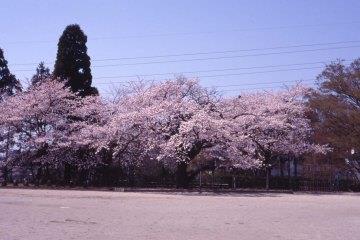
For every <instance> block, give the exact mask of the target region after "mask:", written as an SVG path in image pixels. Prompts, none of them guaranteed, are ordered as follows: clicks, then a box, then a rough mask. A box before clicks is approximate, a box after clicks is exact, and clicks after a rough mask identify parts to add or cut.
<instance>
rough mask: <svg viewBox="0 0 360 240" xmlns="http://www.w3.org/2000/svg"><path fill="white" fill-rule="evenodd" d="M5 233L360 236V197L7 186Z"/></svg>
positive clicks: (11, 238) (89, 239)
mask: <svg viewBox="0 0 360 240" xmlns="http://www.w3.org/2000/svg"><path fill="white" fill-rule="evenodd" d="M0 239H1V240H15V239H16V240H42V239H51V240H55V239H61V240H67V239H78V240H83V239H86V240H93V239H96V240H108V239H111V240H112V239H116V240H124V239H136V240H142V239H169V240H171V239H181V240H189V239H226V240H227V239H244V240H251V239H254V240H255V239H256V240H262V239H266V240H271V239H291V240H297V239H304V240H305V239H306V240H308V239H312V240H313V239H324V240H333V239H339V240H352V239H354V240H355V239H356V240H358V239H360V196H359V195H355V194H339V195H335V194H329V195H314V194H275V193H272V194H260V193H258V194H224V195H216V194H210V195H199V194H192V195H190V194H159V193H123V192H96V191H65V190H64V191H61V190H21V189H0Z"/></svg>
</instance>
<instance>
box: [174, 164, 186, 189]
mask: <svg viewBox="0 0 360 240" xmlns="http://www.w3.org/2000/svg"><path fill="white" fill-rule="evenodd" d="M186 169H187V163H186V162H180V163H178V165H177V170H176V187H177V188H187V187H188V186H189V178H188V175H187V171H186Z"/></svg>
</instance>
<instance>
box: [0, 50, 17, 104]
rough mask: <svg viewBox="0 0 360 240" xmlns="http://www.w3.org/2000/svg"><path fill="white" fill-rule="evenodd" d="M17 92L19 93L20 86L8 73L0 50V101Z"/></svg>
mask: <svg viewBox="0 0 360 240" xmlns="http://www.w3.org/2000/svg"><path fill="white" fill-rule="evenodd" d="M18 91H21V84H20V82H19V80H17V79H16V77H15V75H13V74H11V73H10V70H9V68H8V66H7V61H6V60H5V57H4V52H3V50H2V49H1V48H0V99H2V97H3V96H4V95H6V96H12V95H14V94H15V93H16V92H18Z"/></svg>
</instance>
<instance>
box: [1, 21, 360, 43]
mask: <svg viewBox="0 0 360 240" xmlns="http://www.w3.org/2000/svg"><path fill="white" fill-rule="evenodd" d="M349 24H360V21H349V22H334V23H323V24H300V25H284V26H273V27H271V26H270V27H258V28H238V29H230V30H223V31H212V30H211V31H198V32H179V33H156V34H144V35H127V36H109V37H104V36H99V37H92V38H91V37H89V41H102V40H113V39H131V38H151V37H174V36H187V35H189V36H191V35H204V34H216V33H227V32H247V31H266V30H281V29H294V28H313V27H330V26H337V25H349ZM53 42H56V40H25V41H9V42H6V41H4V42H2V44H36V43H53Z"/></svg>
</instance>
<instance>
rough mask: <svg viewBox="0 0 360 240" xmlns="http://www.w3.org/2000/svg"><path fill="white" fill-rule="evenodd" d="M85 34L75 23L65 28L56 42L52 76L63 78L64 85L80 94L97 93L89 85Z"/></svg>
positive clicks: (89, 73)
mask: <svg viewBox="0 0 360 240" xmlns="http://www.w3.org/2000/svg"><path fill="white" fill-rule="evenodd" d="M86 42H87V36H86V35H85V34H84V32H83V31H82V30H81V28H80V26H79V25H77V24H72V25H69V26H67V27H66V28H65V30H64V32H63V34H62V35H61V37H60V39H59V43H58V52H57V57H56V62H55V67H54V77H57V78H60V79H63V80H64V81H67V82H66V86H69V87H70V88H71V90H72V91H73V92H77V93H79V95H80V96H83V97H84V96H88V95H95V94H98V91H97V89H96V88H95V87H92V86H91V82H92V75H91V69H90V57H89V56H88V54H87V47H86Z"/></svg>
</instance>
